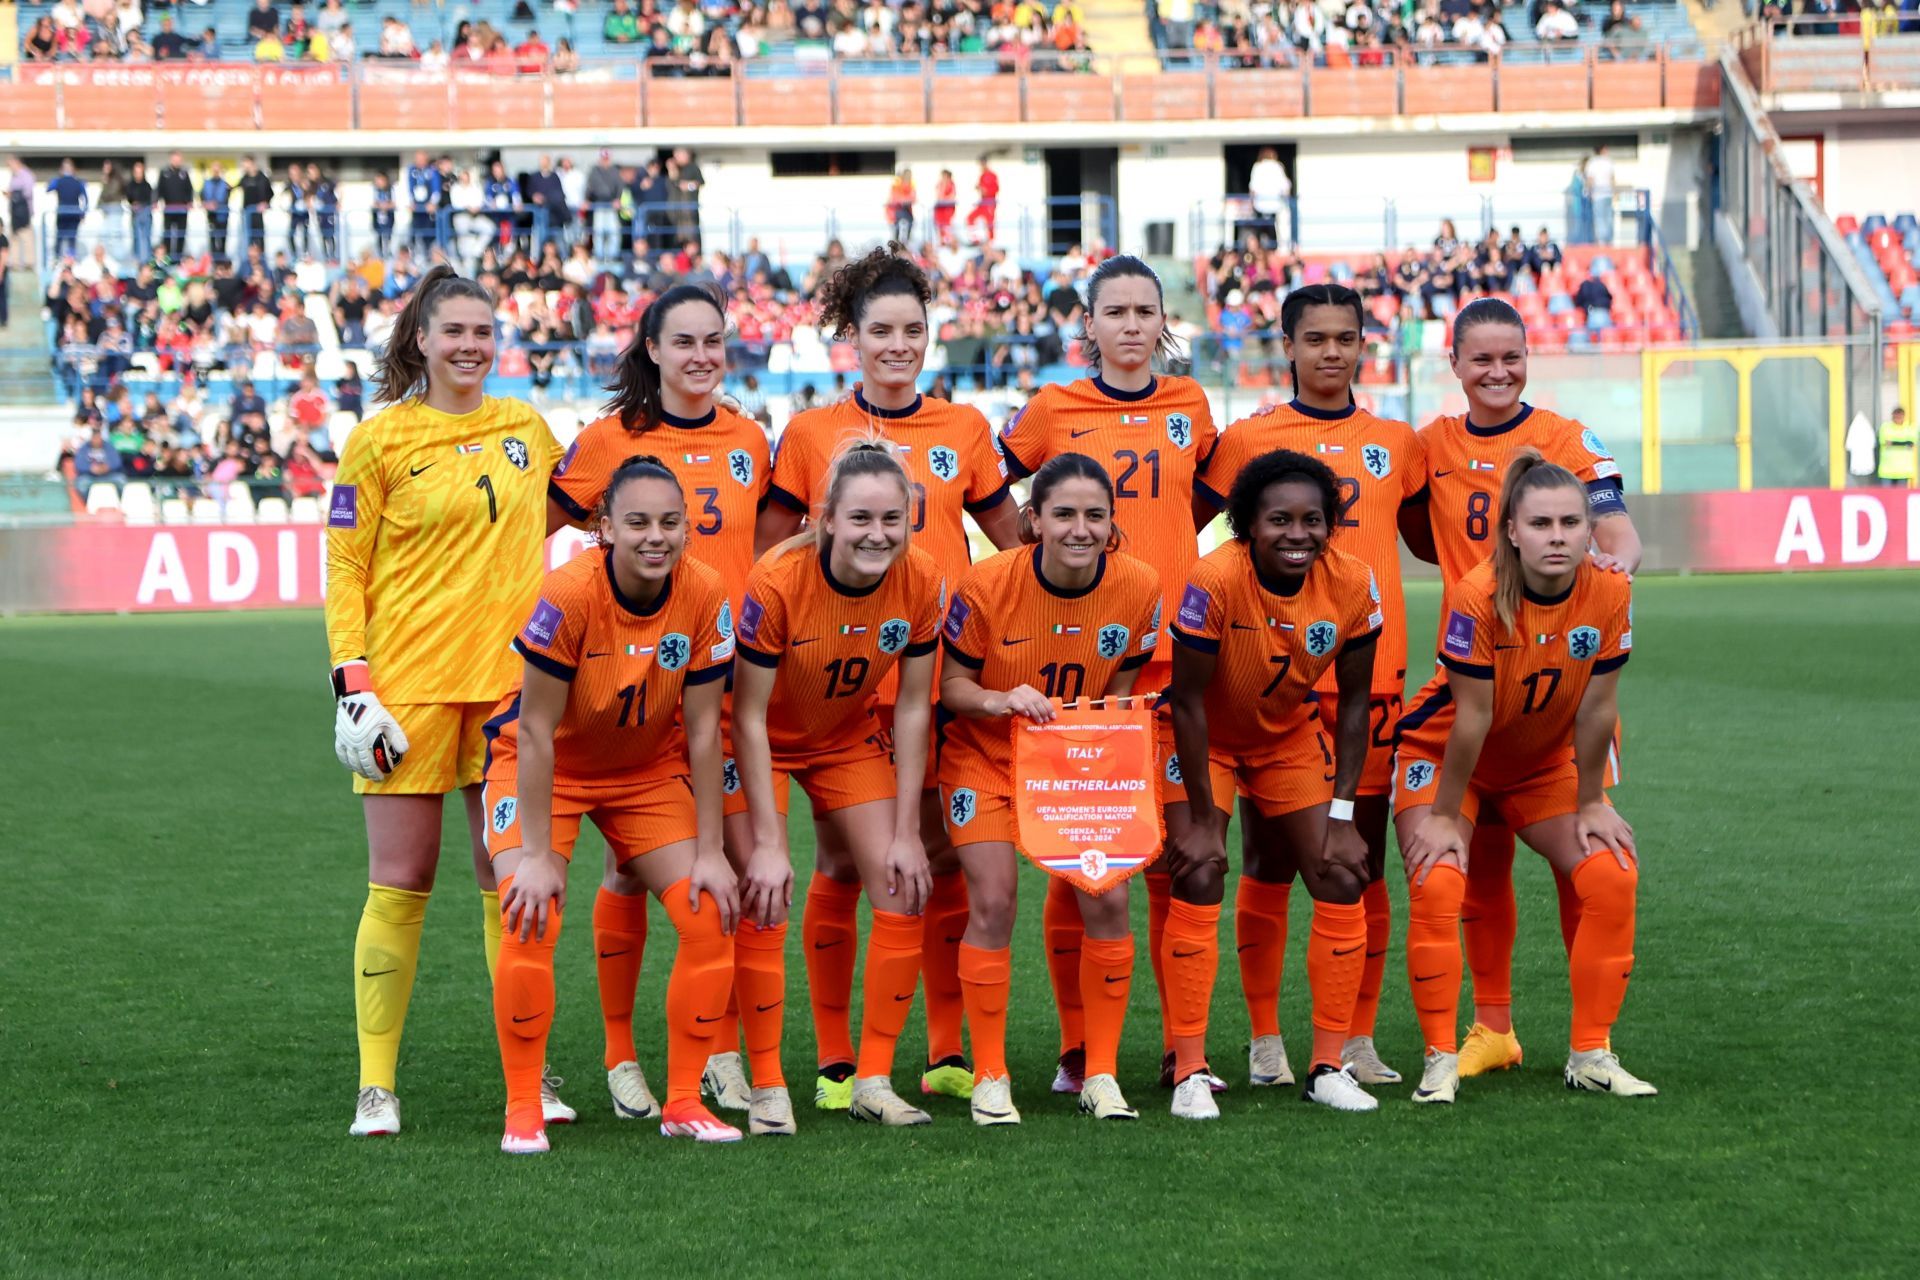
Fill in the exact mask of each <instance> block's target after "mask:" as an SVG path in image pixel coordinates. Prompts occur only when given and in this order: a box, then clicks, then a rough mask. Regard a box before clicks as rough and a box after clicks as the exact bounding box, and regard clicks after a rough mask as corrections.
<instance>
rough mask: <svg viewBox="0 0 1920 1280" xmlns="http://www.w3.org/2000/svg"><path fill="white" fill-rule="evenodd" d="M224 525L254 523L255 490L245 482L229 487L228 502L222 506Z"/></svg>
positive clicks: (221, 514) (222, 521)
mask: <svg viewBox="0 0 1920 1280" xmlns="http://www.w3.org/2000/svg"><path fill="white" fill-rule="evenodd" d="M220 518H221V523H223V524H252V523H253V490H252V488H250V487H249V486H248V485H247V483H246V482H245V481H243V480H235V481H234V482H233V483H232V484H230V485H228V486H227V493H226V500H225V501H224V502H222V503H221V504H220Z"/></svg>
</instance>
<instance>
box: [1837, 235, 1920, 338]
mask: <svg viewBox="0 0 1920 1280" xmlns="http://www.w3.org/2000/svg"><path fill="white" fill-rule="evenodd" d="M1833 225H1834V227H1835V229H1837V230H1838V231H1839V232H1840V234H1841V235H1843V236H1845V237H1846V242H1847V248H1848V249H1849V250H1851V251H1852V253H1853V258H1854V261H1855V262H1858V263H1859V264H1860V270H1861V271H1862V272H1864V273H1865V274H1866V277H1867V283H1868V285H1869V286H1871V287H1872V289H1873V291H1874V294H1875V296H1876V297H1878V298H1879V300H1880V309H1881V312H1882V314H1883V315H1885V316H1886V318H1887V320H1886V332H1887V338H1888V340H1889V341H1893V342H1912V341H1914V339H1915V338H1916V336H1920V219H1916V218H1915V216H1914V215H1913V214H1912V213H1911V212H1908V213H1901V214H1897V215H1895V216H1894V217H1893V218H1892V219H1891V220H1889V219H1888V218H1887V217H1886V216H1885V215H1884V214H1878V213H1870V214H1868V215H1866V216H1865V217H1855V216H1854V215H1852V214H1842V215H1840V216H1839V217H1837V218H1835V219H1834V220H1833Z"/></svg>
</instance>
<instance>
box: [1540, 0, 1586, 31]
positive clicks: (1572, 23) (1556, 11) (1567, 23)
mask: <svg viewBox="0 0 1920 1280" xmlns="http://www.w3.org/2000/svg"><path fill="white" fill-rule="evenodd" d="M1533 34H1534V35H1535V36H1536V37H1538V38H1539V39H1540V40H1543V41H1553V40H1578V39H1579V38H1580V20H1579V19H1578V18H1575V17H1574V16H1573V14H1572V13H1570V12H1568V11H1567V10H1566V9H1565V8H1563V7H1561V5H1560V4H1559V2H1558V0H1547V3H1546V6H1545V8H1544V9H1542V10H1541V13H1540V20H1539V21H1538V22H1536V23H1534V24H1533Z"/></svg>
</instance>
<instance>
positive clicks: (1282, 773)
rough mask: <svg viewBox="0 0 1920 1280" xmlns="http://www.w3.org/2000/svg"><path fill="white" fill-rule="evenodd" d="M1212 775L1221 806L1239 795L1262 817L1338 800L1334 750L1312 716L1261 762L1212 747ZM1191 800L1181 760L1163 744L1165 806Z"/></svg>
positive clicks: (1215, 797) (1209, 757)
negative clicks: (1228, 798)
mask: <svg viewBox="0 0 1920 1280" xmlns="http://www.w3.org/2000/svg"><path fill="white" fill-rule="evenodd" d="M1207 777H1208V780H1209V781H1210V782H1211V783H1212V785H1213V802H1214V804H1215V805H1216V806H1218V805H1220V804H1221V803H1222V802H1223V801H1225V802H1227V803H1231V802H1230V801H1227V797H1229V796H1231V795H1234V794H1236V793H1237V794H1239V795H1241V796H1244V797H1245V798H1246V799H1248V800H1251V801H1253V804H1254V807H1255V808H1256V809H1258V810H1259V811H1260V813H1261V815H1262V816H1263V817H1268V818H1277V817H1280V816H1281V815H1282V814H1287V813H1296V812H1298V811H1299V810H1301V809H1311V808H1312V807H1313V806H1314V805H1317V804H1325V803H1327V801H1329V800H1331V799H1333V746H1332V743H1331V742H1330V741H1329V740H1328V738H1327V735H1326V731H1325V730H1323V729H1321V727H1320V722H1319V721H1318V720H1316V719H1313V718H1311V717H1309V718H1307V719H1305V720H1302V721H1301V722H1300V724H1299V726H1298V727H1297V728H1295V729H1294V730H1293V731H1292V732H1291V733H1290V734H1288V736H1287V737H1285V738H1283V739H1281V740H1280V741H1279V742H1278V743H1276V744H1275V749H1274V751H1273V752H1272V753H1271V754H1265V755H1262V756H1261V757H1259V758H1258V759H1242V758H1240V757H1237V756H1230V755H1224V754H1222V753H1220V752H1218V751H1213V750H1211V749H1209V750H1208V752H1207ZM1186 798H1187V789H1186V787H1185V786H1183V785H1182V784H1181V779H1180V757H1179V756H1178V755H1176V754H1174V752H1173V751H1172V750H1171V749H1170V744H1168V743H1165V742H1162V743H1161V755H1160V803H1161V804H1163V805H1168V804H1175V803H1183V802H1185V800H1186Z"/></svg>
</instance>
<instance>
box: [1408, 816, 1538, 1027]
mask: <svg viewBox="0 0 1920 1280" xmlns="http://www.w3.org/2000/svg"><path fill="white" fill-rule="evenodd" d="M1428 880H1429V882H1431V880H1432V877H1428ZM1460 923H1461V925H1462V927H1463V931H1464V933H1465V934H1466V940H1467V967H1468V968H1470V969H1471V970H1472V971H1473V1020H1474V1021H1475V1022H1483V1023H1485V1024H1486V1025H1487V1028H1488V1029H1489V1030H1491V1031H1500V1032H1507V1031H1511V1030H1513V940H1514V936H1515V934H1516V933H1517V932H1518V931H1519V913H1518V911H1517V910H1516V909H1515V907H1514V902H1513V832H1512V831H1511V830H1509V829H1508V828H1506V827H1502V826H1489V825H1482V826H1479V827H1476V828H1475V829H1474V832H1473V842H1472V844H1471V845H1470V846H1469V848H1468V850H1467V893H1466V898H1465V901H1464V903H1463V904H1462V908H1461V914H1460Z"/></svg>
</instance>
